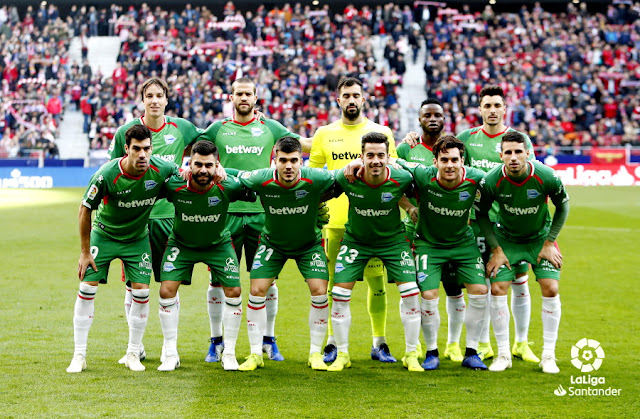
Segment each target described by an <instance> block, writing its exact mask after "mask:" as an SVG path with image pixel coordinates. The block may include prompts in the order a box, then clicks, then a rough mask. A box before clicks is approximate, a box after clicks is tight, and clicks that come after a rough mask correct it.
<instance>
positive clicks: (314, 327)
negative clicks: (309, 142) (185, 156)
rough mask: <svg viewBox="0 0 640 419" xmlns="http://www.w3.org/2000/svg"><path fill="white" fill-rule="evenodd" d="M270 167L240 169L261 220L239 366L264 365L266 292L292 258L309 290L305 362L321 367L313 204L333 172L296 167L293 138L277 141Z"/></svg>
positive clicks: (297, 148)
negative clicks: (245, 351)
mask: <svg viewBox="0 0 640 419" xmlns="http://www.w3.org/2000/svg"><path fill="white" fill-rule="evenodd" d="M275 165H276V169H275V170H272V169H262V170H256V171H253V172H244V173H242V175H241V176H240V181H241V182H242V183H243V184H244V185H245V186H246V187H247V188H249V189H251V190H253V191H255V192H256V193H257V194H258V195H259V196H260V198H261V201H262V205H263V207H264V209H265V223H264V227H263V228H262V234H261V236H260V246H259V247H258V250H257V252H256V254H255V258H254V261H253V269H252V270H251V294H250V295H249V302H248V304H247V308H248V310H247V329H248V332H249V343H250V345H251V354H250V355H249V356H248V357H247V360H246V361H245V362H244V363H243V364H242V365H240V368H239V369H240V370H241V371H252V370H255V369H256V368H258V367H262V366H264V362H263V360H262V337H263V335H264V332H263V331H264V328H265V325H266V322H267V313H266V308H265V300H266V295H267V291H268V289H269V286H270V285H271V283H272V282H273V280H274V278H275V277H276V276H277V275H278V274H279V273H280V271H281V270H282V267H283V266H284V264H285V262H286V261H287V260H288V259H295V260H296V262H297V264H298V269H299V270H300V273H302V276H303V277H304V279H305V281H306V282H307V285H308V286H309V291H310V292H311V309H310V311H309V329H310V335H311V345H310V349H309V366H310V367H311V368H312V369H314V370H326V369H327V365H326V364H325V363H324V361H323V360H322V355H321V353H320V350H321V348H322V342H323V341H324V337H325V335H326V332H327V323H328V315H329V302H328V297H327V281H328V279H329V274H328V272H327V260H326V256H325V254H324V249H323V248H322V237H321V233H320V229H319V228H318V227H317V225H316V224H317V216H318V205H319V204H320V201H321V200H322V199H323V195H325V193H330V190H331V189H332V187H333V185H334V183H335V179H334V177H333V173H332V172H328V171H325V170H318V169H311V168H307V167H301V165H302V147H301V145H300V142H299V141H298V139H296V138H294V137H284V138H281V139H280V140H278V142H277V143H276V146H275ZM225 333H226V332H225ZM225 351H226V348H225Z"/></svg>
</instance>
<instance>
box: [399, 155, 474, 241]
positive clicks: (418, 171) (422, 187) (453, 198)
mask: <svg viewBox="0 0 640 419" xmlns="http://www.w3.org/2000/svg"><path fill="white" fill-rule="evenodd" d="M398 164H400V165H401V166H402V167H404V168H405V169H406V170H408V171H409V173H411V174H412V175H413V179H414V183H415V185H416V191H417V193H418V196H419V197H420V198H419V202H420V206H419V211H420V217H419V219H418V224H417V225H416V240H423V241H425V242H427V243H428V244H429V245H430V246H433V247H439V248H440V247H456V246H466V245H469V244H472V245H473V244H474V243H475V236H474V234H473V230H472V229H471V226H470V225H469V213H470V211H471V208H472V207H473V202H474V200H475V199H476V192H477V191H478V187H479V185H480V181H481V180H482V177H483V176H484V172H482V171H480V170H478V169H474V168H472V167H463V168H462V182H460V184H458V185H457V186H455V187H454V188H453V189H447V188H446V187H444V186H443V185H442V184H440V182H439V181H438V169H437V168H436V167H435V166H431V167H425V166H423V165H421V164H417V163H407V162H405V161H403V160H398Z"/></svg>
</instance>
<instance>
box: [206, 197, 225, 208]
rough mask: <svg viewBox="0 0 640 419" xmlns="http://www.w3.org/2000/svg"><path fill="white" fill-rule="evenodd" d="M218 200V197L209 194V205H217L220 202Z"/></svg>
mask: <svg viewBox="0 0 640 419" xmlns="http://www.w3.org/2000/svg"><path fill="white" fill-rule="evenodd" d="M220 201H222V200H221V199H220V198H218V197H217V196H210V197H209V206H210V207H212V206H214V205H218V204H219V203H220Z"/></svg>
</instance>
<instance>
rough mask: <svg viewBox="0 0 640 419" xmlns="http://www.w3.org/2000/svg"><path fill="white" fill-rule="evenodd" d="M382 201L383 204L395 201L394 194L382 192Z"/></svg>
mask: <svg viewBox="0 0 640 419" xmlns="http://www.w3.org/2000/svg"><path fill="white" fill-rule="evenodd" d="M381 199H382V202H390V201H391V200H392V199H393V194H392V193H391V192H382V196H381Z"/></svg>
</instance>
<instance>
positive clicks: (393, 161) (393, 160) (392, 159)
mask: <svg viewBox="0 0 640 419" xmlns="http://www.w3.org/2000/svg"><path fill="white" fill-rule="evenodd" d="M397 161H398V159H396V158H395V157H389V165H391V166H392V167H393V168H394V169H396V170H404V168H403V167H402V166H400V165H399V164H398V163H397Z"/></svg>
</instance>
